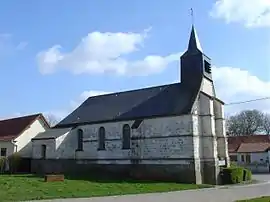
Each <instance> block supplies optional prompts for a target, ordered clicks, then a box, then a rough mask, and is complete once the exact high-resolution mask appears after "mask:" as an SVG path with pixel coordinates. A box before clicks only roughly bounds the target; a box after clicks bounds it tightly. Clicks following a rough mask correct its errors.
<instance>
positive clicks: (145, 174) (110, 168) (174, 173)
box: [31, 159, 196, 183]
mask: <svg viewBox="0 0 270 202" xmlns="http://www.w3.org/2000/svg"><path fill="white" fill-rule="evenodd" d="M31 171H32V173H36V174H57V173H58V174H59V173H64V174H75V175H77V174H80V175H94V176H96V177H102V178H104V177H105V178H111V177H114V178H118V179H119V178H132V179H140V180H158V181H174V182H182V183H196V176H195V170H194V162H191V163H190V164H184V165H179V164H95V163H94V162H93V163H84V164H79V163H78V162H77V161H76V160H73V159H65V160H64V159H58V160H55V159H46V160H42V159H33V160H32V162H31Z"/></svg>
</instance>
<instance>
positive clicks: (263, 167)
mask: <svg viewBox="0 0 270 202" xmlns="http://www.w3.org/2000/svg"><path fill="white" fill-rule="evenodd" d="M240 165H241V166H243V167H245V168H247V169H249V170H251V172H252V173H254V174H256V173H270V167H269V165H267V164H257V165H256V164H245V165H243V164H240Z"/></svg>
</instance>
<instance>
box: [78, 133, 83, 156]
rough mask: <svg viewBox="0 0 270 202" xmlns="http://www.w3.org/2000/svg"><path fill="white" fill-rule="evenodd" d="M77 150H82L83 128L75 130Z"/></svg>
mask: <svg viewBox="0 0 270 202" xmlns="http://www.w3.org/2000/svg"><path fill="white" fill-rule="evenodd" d="M77 144H78V145H77V151H82V150H83V130H82V129H79V130H78V132H77Z"/></svg>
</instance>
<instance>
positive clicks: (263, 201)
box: [238, 196, 270, 202]
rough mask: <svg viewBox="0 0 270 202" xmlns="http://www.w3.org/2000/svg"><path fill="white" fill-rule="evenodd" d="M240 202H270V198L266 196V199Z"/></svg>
mask: <svg viewBox="0 0 270 202" xmlns="http://www.w3.org/2000/svg"><path fill="white" fill-rule="evenodd" d="M238 202H270V196H264V197H260V198H254V199H248V200H242V201H238Z"/></svg>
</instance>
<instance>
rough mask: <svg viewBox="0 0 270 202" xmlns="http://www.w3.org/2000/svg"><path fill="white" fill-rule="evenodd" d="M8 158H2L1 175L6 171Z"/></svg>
mask: <svg viewBox="0 0 270 202" xmlns="http://www.w3.org/2000/svg"><path fill="white" fill-rule="evenodd" d="M5 163H6V157H0V173H4V171H5Z"/></svg>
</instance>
